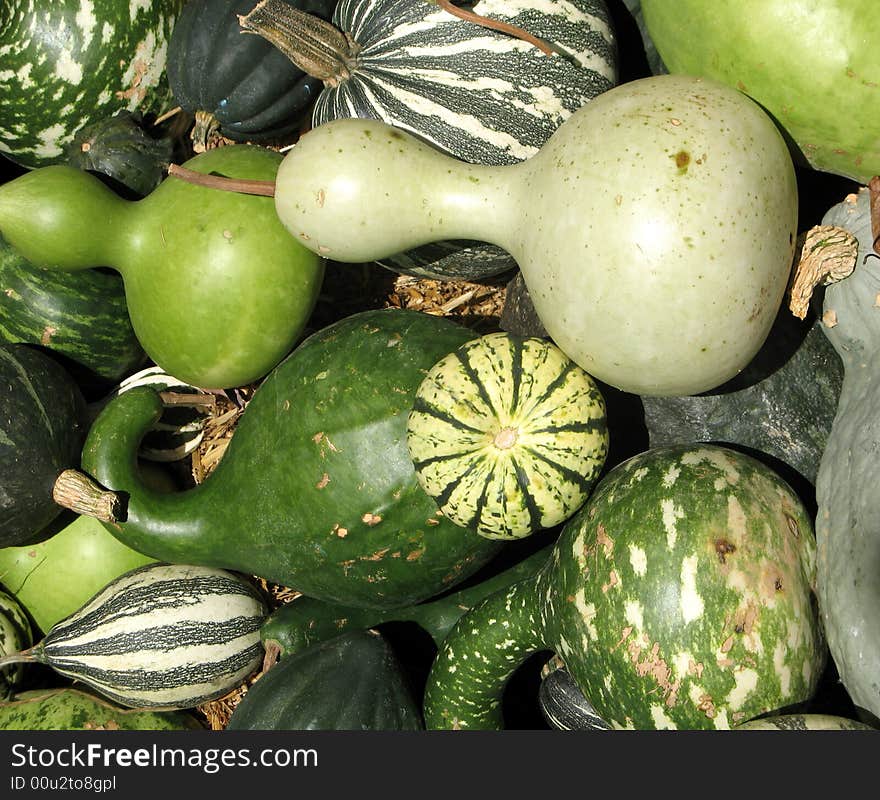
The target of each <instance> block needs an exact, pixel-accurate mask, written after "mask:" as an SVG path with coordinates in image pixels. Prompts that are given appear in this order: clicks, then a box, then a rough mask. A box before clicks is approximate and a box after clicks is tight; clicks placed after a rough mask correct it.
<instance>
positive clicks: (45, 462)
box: [0, 344, 86, 547]
mask: <svg viewBox="0 0 880 800" xmlns="http://www.w3.org/2000/svg"><path fill="white" fill-rule="evenodd" d="M85 410H86V409H85V400H84V398H83V396H82V393H81V392H80V390H79V387H78V386H77V385H76V383H75V382H74V380H73V378H71V377H70V375H69V374H68V373H67V372H66V371H65V370H64V368H63V367H61V366H60V365H59V364H58V363H57V362H55V361H54V360H53V359H52V358H50V357H49V356H48V355H46V354H45V353H42V352H40V351H39V350H37V349H36V348H33V347H31V346H29V345H25V344H8V345H0V547H6V546H8V545H17V544H24V543H25V542H29V541H32V540H33V539H34V537H35V536H36V535H37V534H39V533H40V532H41V531H42V530H43V529H44V528H45V527H46V526H47V525H48V524H49V523H50V522H52V520H54V519H55V518H56V517H57V516H58V514H59V513H60V512H61V506H59V505H58V504H57V503H56V502H55V501H54V500H53V499H52V490H53V486H54V484H55V480H56V479H57V478H58V475H59V474H60V473H61V472H62V471H63V470H65V469H69V468H72V467H77V466H79V460H80V448H81V447H82V442H83V438H84V436H85V433H86V421H85Z"/></svg>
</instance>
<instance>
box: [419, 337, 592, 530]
mask: <svg viewBox="0 0 880 800" xmlns="http://www.w3.org/2000/svg"><path fill="white" fill-rule="evenodd" d="M407 447H408V449H409V453H410V456H411V458H412V459H413V464H414V465H415V468H416V474H417V475H418V478H419V483H420V485H421V487H422V488H423V489H424V490H425V491H426V492H427V493H428V494H429V495H430V496H431V497H433V498H434V500H435V501H436V502H437V505H438V506H439V507H440V510H441V511H442V512H443V514H444V515H445V516H446V517H447V518H448V519H450V520H452V521H453V522H455V523H456V524H457V525H461V526H462V527H466V528H471V529H473V530H475V531H476V532H477V533H478V534H480V535H481V536H485V537H486V538H489V539H516V538H521V537H523V536H528V535H529V534H531V533H534V532H535V531H537V530H540V529H542V528H551V527H553V526H554V525H558V524H559V523H560V522H563V521H564V520H566V519H567V518H568V517H569V516H571V515H572V514H573V513H574V512H575V511H576V510H577V509H578V508H579V507H580V505H581V504H582V503H583V502H584V500H585V499H586V498H587V495H588V494H589V491H590V489H591V488H592V486H593V483H594V482H595V481H596V479H597V477H598V475H599V472H600V470H601V469H602V466H603V465H604V463H605V456H606V454H607V452H608V430H607V426H606V421H605V402H604V400H603V398H602V395H601V394H600V392H599V388H598V386H597V385H596V383H595V381H593V379H592V378H591V377H590V376H589V375H588V374H587V373H586V372H584V370H582V369H581V368H580V367H579V366H577V364H575V363H574V362H573V361H571V360H570V359H569V358H568V357H567V356H566V355H565V354H564V353H562V351H561V350H559V348H557V347H556V346H555V345H553V344H552V343H550V342H547V341H545V340H542V339H537V338H520V337H517V336H512V335H511V334H508V333H493V334H489V335H488V336H482V337H480V338H479V339H475V340H473V341H471V342H467V343H466V344H464V345H462V346H461V347H460V348H458V349H457V350H455V351H454V352H452V353H450V354H449V355H448V356H446V357H445V358H443V359H441V360H440V361H439V362H438V363H437V364H435V365H434V366H433V367H432V368H431V369H430V370H429V371H428V374H427V375H426V376H425V378H424V380H423V381H422V383H421V385H420V386H419V388H418V390H417V392H416V396H415V400H414V401H413V409H412V411H411V412H410V415H409V420H408V423H407Z"/></svg>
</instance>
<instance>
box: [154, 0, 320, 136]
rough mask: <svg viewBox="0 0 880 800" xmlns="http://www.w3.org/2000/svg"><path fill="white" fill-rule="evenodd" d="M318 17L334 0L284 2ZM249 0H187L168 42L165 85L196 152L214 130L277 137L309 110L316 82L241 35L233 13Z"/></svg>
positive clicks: (299, 122) (245, 6) (265, 44)
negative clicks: (189, 119)
mask: <svg viewBox="0 0 880 800" xmlns="http://www.w3.org/2000/svg"><path fill="white" fill-rule="evenodd" d="M288 2H289V4H290V5H291V6H293V7H295V8H299V9H302V10H303V11H304V12H307V13H309V14H314V15H316V16H317V17H320V18H324V19H326V18H328V17H329V16H330V15H331V14H332V13H333V7H334V6H335V5H336V0H288ZM253 5H254V0H190V2H188V3H186V5H185V6H184V7H183V10H182V11H181V13H180V17H179V18H178V20H177V23H176V24H175V26H174V30H173V32H172V34H171V39H170V42H169V45H168V83H169V85H170V87H171V91H172V93H173V95H174V100H175V102H176V103H177V104H178V105H179V106H180V107H181V108H182V109H183V110H184V111H186V112H188V113H189V114H192V115H193V116H194V117H195V127H194V128H193V130H192V139H193V142H194V145H195V148H196V150H197V151H200V150H204V149H206V148H207V147H208V146H209V145H210V144H211V143H212V137H213V136H214V134H216V133H219V134H220V135H222V136H224V137H226V138H228V139H232V140H235V141H251V142H264V141H272V140H280V139H283V138H284V137H285V136H288V135H289V134H291V133H294V132H296V131H297V130H298V129H299V128H300V126H301V125H302V122H303V120H304V118H305V117H306V116H307V115H308V113H309V112H310V111H311V108H312V104H313V102H314V100H315V97H317V95H318V93H319V92H320V89H321V82H320V81H319V80H318V79H317V78H313V77H311V76H309V75H307V74H305V72H303V71H302V70H301V69H299V68H298V67H296V66H294V65H293V64H292V63H291V62H290V61H289V60H288V59H287V58H286V57H285V56H284V55H283V54H282V53H281V52H280V51H279V50H277V49H275V48H274V47H272V45H271V44H269V42H267V41H265V40H264V39H260V38H259V37H257V36H242V35H241V29H240V28H239V24H238V15H239V14H244V13H246V12H247V11H249V10H250V9H251V8H253Z"/></svg>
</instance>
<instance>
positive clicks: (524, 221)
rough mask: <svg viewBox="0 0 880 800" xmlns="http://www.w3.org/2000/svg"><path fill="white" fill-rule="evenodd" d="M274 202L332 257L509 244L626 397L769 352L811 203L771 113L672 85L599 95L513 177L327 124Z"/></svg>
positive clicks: (535, 287) (668, 79)
mask: <svg viewBox="0 0 880 800" xmlns="http://www.w3.org/2000/svg"><path fill="white" fill-rule="evenodd" d="M275 203H276V209H277V211H278V215H279V218H280V219H281V221H282V223H283V224H284V225H285V227H287V229H288V230H289V231H290V232H291V233H292V234H293V235H294V236H295V237H296V238H297V239H298V240H299V241H301V242H302V243H303V244H304V245H305V246H306V247H308V248H310V249H312V250H313V251H314V252H317V253H319V254H320V255H322V256H325V257H327V258H330V259H333V260H335V261H342V262H368V261H374V260H377V259H380V258H384V257H388V256H390V255H392V254H394V253H397V252H401V251H404V250H407V249H409V248H412V247H415V246H418V245H422V244H426V243H429V242H432V241H437V240H441V239H456V238H461V239H479V240H483V241H488V242H491V243H493V244H497V245H499V246H501V247H504V248H505V249H506V250H508V252H510V253H511V255H513V257H514V258H515V259H516V261H517V264H518V265H519V267H520V269H521V271H522V274H523V278H524V280H525V282H526V285H527V287H528V289H529V291H530V294H531V296H532V300H533V302H534V305H535V309H536V311H537V313H538V316H539V317H540V319H541V322H542V323H543V324H544V326H545V327H546V329H547V331H548V332H549V334H550V336H551V337H552V339H553V340H554V341H555V343H556V344H557V345H558V346H559V347H560V349H562V350H563V351H564V352H565V353H566V354H567V355H568V356H569V357H570V358H571V359H572V360H573V361H575V362H576V363H577V364H579V365H580V366H581V367H583V369H585V370H586V371H587V372H589V373H590V374H591V375H593V376H594V377H597V378H599V379H600V380H602V381H604V382H606V383H608V384H610V385H612V386H615V387H617V388H620V389H622V390H624V391H628V392H633V393H637V394H643V395H685V394H695V393H698V392H702V391H707V390H709V389H712V388H714V387H716V386H718V385H720V384H722V383H723V382H725V381H726V380H728V379H729V378H731V377H733V376H734V375H736V374H737V373H738V372H739V371H740V370H741V369H742V368H743V367H745V366H746V364H747V363H748V362H749V361H750V360H751V358H752V357H753V356H754V355H755V353H756V352H757V351H758V349H759V348H760V347H761V345H762V344H763V342H764V340H765V339H766V337H767V335H768V333H769V331H770V326H771V324H772V322H773V319H774V317H775V315H776V313H777V311H778V309H779V306H780V304H781V301H782V298H783V295H784V293H785V289H786V285H787V282H788V277H789V272H790V270H791V266H792V259H793V255H794V248H795V239H796V233H797V207H798V195H797V184H796V179H795V173H794V167H793V164H792V161H791V157H790V154H789V151H788V148H787V146H786V144H785V142H784V140H783V138H782V136H781V135H780V134H779V132H778V131H777V129H776V127H775V125H774V123H773V122H772V120H771V119H770V117H769V116H768V115H767V114H766V113H765V112H764V111H763V110H762V109H761V108H760V107H759V106H758V105H757V104H755V103H754V102H753V101H752V100H750V99H749V98H747V97H746V96H745V95H743V94H741V93H740V92H738V91H736V90H734V89H731V88H729V87H726V86H722V85H721V84H718V83H715V82H713V81H710V80H706V79H697V78H691V77H686V76H673V75H662V76H656V77H651V78H644V79H641V80H637V81H632V82H629V83H625V84H622V85H620V86H618V87H615V88H613V89H611V90H609V91H607V92H605V93H603V94H601V95H599V96H598V97H596V98H595V99H593V100H592V101H590V103H588V104H587V105H586V106H584V107H582V108H581V109H580V110H579V111H577V112H576V113H575V114H574V115H572V116H571V117H570V118H569V119H568V120H567V121H566V122H564V123H563V124H562V126H561V127H560V128H559V129H558V130H557V131H556V133H555V134H554V135H553V136H552V137H551V138H550V139H549V140H548V141H547V142H546V143H545V145H544V146H543V147H542V149H541V150H540V151H539V152H538V153H537V154H536V155H534V156H533V157H531V158H530V159H528V160H526V161H523V162H521V163H518V164H513V165H507V166H479V165H471V164H466V163H464V162H460V161H457V160H455V159H453V158H451V157H449V156H447V155H444V154H441V153H440V152H439V151H437V150H434V149H432V148H431V147H429V146H428V145H426V144H424V143H421V142H419V141H418V140H416V139H415V138H414V137H411V136H410V135H409V134H406V133H403V132H401V131H399V130H396V129H394V128H391V127H389V126H387V125H385V124H384V123H380V122H375V121H369V120H356V119H346V120H339V121H335V122H330V123H327V124H325V125H321V126H319V127H317V128H315V129H313V130H312V131H310V132H309V133H307V134H306V135H304V136H303V137H301V139H300V141H299V142H298V144H297V145H296V146H295V147H294V148H293V149H292V150H291V151H290V152H289V153H288V154H287V156H286V157H285V159H284V161H283V162H282V164H281V167H280V168H279V171H278V175H277V178H276V187H275Z"/></svg>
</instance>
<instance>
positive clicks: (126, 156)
mask: <svg viewBox="0 0 880 800" xmlns="http://www.w3.org/2000/svg"><path fill="white" fill-rule="evenodd" d="M65 153H66V155H67V163H68V164H70V165H71V166H73V167H77V168H79V169H83V170H88V171H89V172H95V173H98V174H99V175H104V176H106V177H107V178H110V179H111V181H112V182H113V183H112V184H111V185H113V186H114V187H120V188H123V189H127V190H128V191H129V192H131V194H132V195H133V196H134V198H140V197H145V196H146V195H148V194H149V193H150V192H152V191H153V189H155V188H156V187H157V186H158V185H159V184H160V183H161V182H162V181H163V180H164V178H165V170H166V168H167V166H168V163H169V162H170V161H171V160H172V158H173V156H174V141H173V139H172V138H171V137H168V136H151V135H150V134H149V133H147V131H146V129H145V125H144V121H143V118H142V117H141V116H140V115H138V114H133V113H131V112H130V111H120V112H118V113H116V114H114V115H113V116H112V117H105V118H103V119H99V120H97V121H95V122H93V123H91V124H89V125H86V126H85V127H84V128H80V129H79V130H78V131H77V132H76V134H75V135H74V137H73V140H72V141H71V142H70V144H68V145H67V147H66V148H65Z"/></svg>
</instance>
